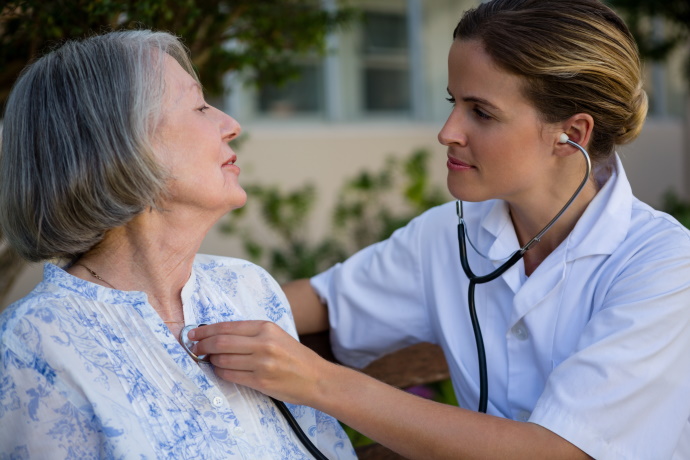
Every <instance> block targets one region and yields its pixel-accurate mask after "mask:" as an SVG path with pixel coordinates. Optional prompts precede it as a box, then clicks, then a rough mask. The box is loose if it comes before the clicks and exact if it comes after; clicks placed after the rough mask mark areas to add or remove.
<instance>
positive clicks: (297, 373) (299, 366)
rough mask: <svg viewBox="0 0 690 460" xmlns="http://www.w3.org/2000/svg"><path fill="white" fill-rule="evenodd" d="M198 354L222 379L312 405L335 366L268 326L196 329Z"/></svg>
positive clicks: (251, 324)
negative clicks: (322, 382)
mask: <svg viewBox="0 0 690 460" xmlns="http://www.w3.org/2000/svg"><path fill="white" fill-rule="evenodd" d="M189 339H190V340H193V341H198V342H197V343H196V344H195V345H194V348H193V349H194V352H195V353H196V354H197V355H199V356H201V355H206V354H208V355H210V361H211V363H212V364H213V365H214V366H215V369H214V371H215V373H216V375H217V376H218V377H220V378H222V379H223V380H227V381H229V382H233V383H237V384H239V385H244V386H247V387H250V388H253V389H255V390H258V391H260V392H262V393H265V394H267V395H269V396H272V397H274V398H276V399H280V400H282V401H286V402H289V403H293V404H303V405H309V404H310V401H311V400H312V399H313V398H314V397H315V396H316V395H317V394H318V393H319V391H320V388H319V382H320V378H321V377H320V376H326V375H329V372H330V371H329V367H331V366H336V365H335V364H333V363H330V362H328V361H326V360H325V359H323V358H321V357H320V356H319V355H318V354H316V353H315V352H313V351H312V350H311V349H309V348H307V347H305V346H304V345H302V344H301V343H299V341H297V340H295V338H293V337H292V336H291V335H289V334H288V333H287V332H285V331H284V330H283V329H282V328H281V327H280V326H278V325H277V324H275V323H272V322H269V321H232V322H222V323H215V324H209V325H205V326H201V327H198V328H196V329H192V330H191V331H190V332H189Z"/></svg>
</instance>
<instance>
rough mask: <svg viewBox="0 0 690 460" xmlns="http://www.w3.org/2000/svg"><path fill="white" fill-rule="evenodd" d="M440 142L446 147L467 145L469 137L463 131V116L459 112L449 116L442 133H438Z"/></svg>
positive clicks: (454, 111) (453, 112) (455, 111)
mask: <svg viewBox="0 0 690 460" xmlns="http://www.w3.org/2000/svg"><path fill="white" fill-rule="evenodd" d="M438 141H439V142H440V143H441V145H445V146H450V145H452V144H459V145H461V146H465V145H467V135H466V134H465V132H464V129H463V123H462V116H461V115H460V114H459V113H458V111H457V110H453V111H452V112H451V113H450V115H448V119H447V120H446V123H445V124H444V125H443V128H441V131H439V132H438Z"/></svg>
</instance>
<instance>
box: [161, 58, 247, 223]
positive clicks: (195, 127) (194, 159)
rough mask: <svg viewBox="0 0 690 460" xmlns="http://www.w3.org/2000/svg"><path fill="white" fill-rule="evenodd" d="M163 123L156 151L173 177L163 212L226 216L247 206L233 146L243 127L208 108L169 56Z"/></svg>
mask: <svg viewBox="0 0 690 460" xmlns="http://www.w3.org/2000/svg"><path fill="white" fill-rule="evenodd" d="M164 78H165V92H164V95H163V104H162V117H161V121H160V123H159V125H158V127H157V128H156V131H155V133H154V150H155V153H156V156H157V157H158V158H159V161H161V162H162V163H163V165H164V166H165V167H166V168H167V169H168V171H169V172H170V174H171V176H172V179H171V180H170V181H169V184H168V195H167V196H166V198H165V202H164V207H165V208H171V207H172V209H180V208H182V209H187V210H189V211H191V212H192V213H205V212H207V211H213V212H214V214H216V213H217V214H220V215H222V214H224V213H226V212H228V211H230V210H232V209H235V208H239V207H241V206H243V205H244V203H245V202H246V200H247V194H246V193H245V191H244V190H243V189H242V187H241V186H240V184H239V181H238V177H239V174H240V169H239V168H238V167H237V166H236V165H235V164H234V163H235V160H236V159H237V156H236V155H235V153H234V152H233V151H232V149H231V148H230V146H229V145H228V142H230V141H231V140H232V139H234V138H236V137H237V136H238V135H239V134H240V125H239V123H237V121H235V120H234V119H233V118H231V117H230V116H228V115H226V114H225V113H223V112H221V111H220V110H218V109H216V108H214V107H211V106H209V105H208V104H206V102H205V101H204V96H203V93H202V91H201V88H200V87H199V85H198V83H197V82H196V81H195V80H194V78H192V77H191V76H190V75H189V74H188V73H187V72H185V71H184V69H182V67H181V66H180V65H179V64H178V63H177V61H175V60H174V59H173V58H171V57H170V56H166V57H165V64H164Z"/></svg>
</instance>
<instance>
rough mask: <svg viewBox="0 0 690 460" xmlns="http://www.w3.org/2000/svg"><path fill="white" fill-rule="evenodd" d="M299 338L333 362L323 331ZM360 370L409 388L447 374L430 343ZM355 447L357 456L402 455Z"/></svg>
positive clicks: (383, 458)
mask: <svg viewBox="0 0 690 460" xmlns="http://www.w3.org/2000/svg"><path fill="white" fill-rule="evenodd" d="M300 340H301V341H302V343H304V344H305V345H306V346H308V347H309V348H311V349H312V350H314V351H316V352H317V353H318V354H320V355H321V356H323V357H324V358H326V359H329V360H331V361H334V362H336V359H335V357H334V356H333V352H332V351H331V345H330V341H329V338H328V333H327V332H324V333H321V334H310V335H304V336H301V337H300ZM362 372H364V373H365V374H367V375H370V376H372V377H374V378H376V379H379V380H381V381H383V382H386V383H388V384H389V385H392V386H395V387H398V388H409V387H411V386H415V385H424V384H427V383H433V382H439V381H441V380H445V379H447V378H449V372H448V365H447V364H446V360H445V357H444V356H443V351H442V350H441V348H440V347H438V346H436V345H432V344H430V343H420V344H417V345H412V346H410V347H407V348H404V349H402V350H399V351H397V352H395V353H391V354H390V355H386V356H384V357H382V358H381V359H379V360H377V361H374V362H373V363H371V364H369V365H368V366H367V367H365V368H364V369H362ZM356 451H357V455H358V456H359V458H360V460H399V459H404V457H402V456H400V455H398V454H396V453H395V452H393V451H391V450H390V449H388V448H386V447H384V446H382V445H380V444H371V445H367V446H361V447H357V448H356Z"/></svg>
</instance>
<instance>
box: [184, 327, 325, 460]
mask: <svg viewBox="0 0 690 460" xmlns="http://www.w3.org/2000/svg"><path fill="white" fill-rule="evenodd" d="M199 326H205V324H189V325H187V326H185V327H183V328H182V331H180V340H179V342H180V343H181V344H182V348H184V349H185V351H186V352H187V354H188V355H189V356H190V357H191V358H192V359H193V360H194V361H196V362H197V363H199V364H211V360H210V358H211V357H210V356H209V355H201V356H198V355H197V354H195V353H194V352H193V351H192V347H193V346H194V343H195V342H194V341H191V340H189V338H188V337H187V333H188V332H189V331H191V330H192V329H194V328H197V327H199ZM269 398H270V399H271V401H273V403H274V404H275V405H276V407H277V408H278V410H279V411H280V413H281V414H283V417H285V420H286V421H287V422H288V425H290V428H292V431H293V432H294V433H295V435H296V436H297V438H298V439H299V440H300V442H301V443H302V445H304V447H305V448H306V449H307V450H308V451H309V453H310V454H311V455H313V456H314V458H315V459H316V460H328V457H326V456H325V455H324V454H323V453H322V452H321V451H320V450H319V449H318V448H317V447H316V446H315V445H314V443H312V442H311V440H310V439H309V437H308V436H307V435H306V434H305V433H304V431H302V428H301V427H300V426H299V423H297V420H295V417H294V416H293V415H292V414H291V413H290V411H289V410H288V408H287V406H286V405H285V403H284V402H283V401H280V400H278V399H275V398H273V397H271V396H269Z"/></svg>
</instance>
